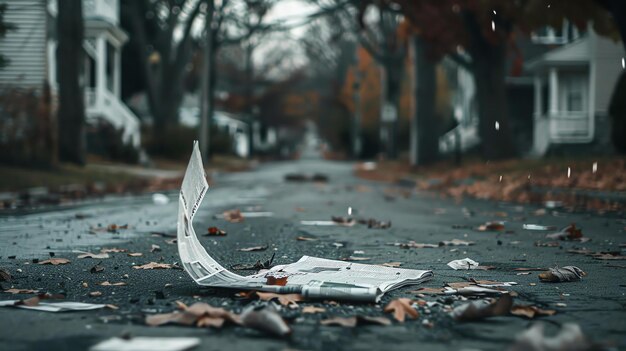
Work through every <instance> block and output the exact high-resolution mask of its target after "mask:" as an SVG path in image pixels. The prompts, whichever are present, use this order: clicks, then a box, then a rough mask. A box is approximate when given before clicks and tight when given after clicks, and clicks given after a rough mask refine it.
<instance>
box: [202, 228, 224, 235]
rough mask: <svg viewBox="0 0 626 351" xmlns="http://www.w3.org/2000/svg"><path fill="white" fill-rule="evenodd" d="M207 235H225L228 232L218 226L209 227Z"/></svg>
mask: <svg viewBox="0 0 626 351" xmlns="http://www.w3.org/2000/svg"><path fill="white" fill-rule="evenodd" d="M206 235H210V236H224V235H226V232H225V231H223V230H221V229H219V228H218V227H209V229H207V233H206Z"/></svg>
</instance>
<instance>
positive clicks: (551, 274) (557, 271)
mask: <svg viewBox="0 0 626 351" xmlns="http://www.w3.org/2000/svg"><path fill="white" fill-rule="evenodd" d="M585 275H587V273H585V272H584V271H583V270H582V269H580V268H578V267H576V266H565V267H560V268H559V267H556V268H549V269H548V271H547V272H545V273H540V274H539V279H540V280H541V281H544V282H553V283H556V282H569V281H574V280H580V279H581V278H582V277H584V276H585Z"/></svg>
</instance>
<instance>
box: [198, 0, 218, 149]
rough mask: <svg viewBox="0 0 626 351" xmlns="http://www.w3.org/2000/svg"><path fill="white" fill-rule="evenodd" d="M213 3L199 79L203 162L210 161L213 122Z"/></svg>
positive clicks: (209, 15)
mask: <svg viewBox="0 0 626 351" xmlns="http://www.w3.org/2000/svg"><path fill="white" fill-rule="evenodd" d="M213 13H214V2H213V1H209V8H208V9H207V19H206V20H205V41H204V53H203V55H204V57H203V60H204V63H203V66H202V77H201V78H200V135H199V137H198V138H199V139H200V152H201V153H202V158H203V159H204V161H208V160H209V159H210V152H211V150H210V149H209V145H210V142H211V121H212V120H213V93H214V92H213V87H212V82H213V76H214V74H213V73H214V71H215V70H214V67H213V66H214V65H215V41H214V39H215V36H214V35H213V28H212V27H211V25H212V22H213Z"/></svg>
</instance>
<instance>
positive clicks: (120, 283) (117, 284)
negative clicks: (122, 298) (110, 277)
mask: <svg viewBox="0 0 626 351" xmlns="http://www.w3.org/2000/svg"><path fill="white" fill-rule="evenodd" d="M98 285H102V286H124V285H128V284H127V283H126V282H118V283H110V282H109V281H104V282H102V283H98Z"/></svg>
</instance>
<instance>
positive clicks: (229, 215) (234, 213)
mask: <svg viewBox="0 0 626 351" xmlns="http://www.w3.org/2000/svg"><path fill="white" fill-rule="evenodd" d="M223 215H224V219H225V220H227V221H229V222H231V223H240V222H243V215H242V214H241V211H240V210H228V211H224V212H223Z"/></svg>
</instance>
